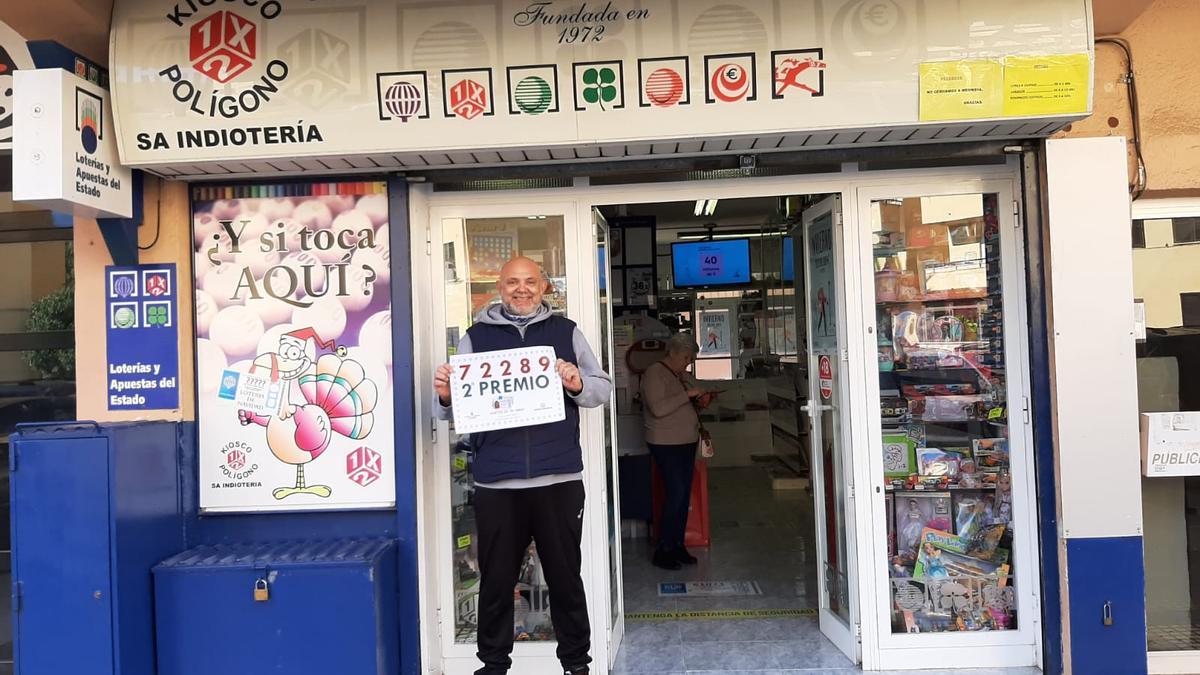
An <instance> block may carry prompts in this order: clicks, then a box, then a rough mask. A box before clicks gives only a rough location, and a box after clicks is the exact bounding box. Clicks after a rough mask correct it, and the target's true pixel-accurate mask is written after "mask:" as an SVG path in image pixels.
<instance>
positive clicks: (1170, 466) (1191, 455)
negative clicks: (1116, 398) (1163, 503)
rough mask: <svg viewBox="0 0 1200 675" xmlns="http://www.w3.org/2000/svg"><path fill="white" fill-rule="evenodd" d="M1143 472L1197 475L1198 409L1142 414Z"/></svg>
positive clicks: (1148, 474)
mask: <svg viewBox="0 0 1200 675" xmlns="http://www.w3.org/2000/svg"><path fill="white" fill-rule="evenodd" d="M1141 430H1142V475H1144V476H1146V477H1148V478H1164V477H1175V476H1200V412H1156V413H1142V414H1141Z"/></svg>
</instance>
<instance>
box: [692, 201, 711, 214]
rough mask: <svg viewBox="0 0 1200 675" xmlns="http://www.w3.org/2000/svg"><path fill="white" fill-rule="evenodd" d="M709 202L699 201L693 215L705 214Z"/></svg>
mask: <svg viewBox="0 0 1200 675" xmlns="http://www.w3.org/2000/svg"><path fill="white" fill-rule="evenodd" d="M707 202H708V200H707V199H697V200H696V208H695V209H692V215H696V216H699V215H701V214H703V213H704V205H705V204H706V203H707Z"/></svg>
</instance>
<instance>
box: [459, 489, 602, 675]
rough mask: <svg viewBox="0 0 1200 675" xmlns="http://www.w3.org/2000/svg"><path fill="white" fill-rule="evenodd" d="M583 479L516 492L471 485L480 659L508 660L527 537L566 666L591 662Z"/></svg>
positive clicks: (488, 662)
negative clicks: (582, 564)
mask: <svg viewBox="0 0 1200 675" xmlns="http://www.w3.org/2000/svg"><path fill="white" fill-rule="evenodd" d="M583 500H584V496H583V481H578V480H573V481H569V482H566V483H558V484H555V485H547V486H545V487H538V488H525V489H517V490H503V489H500V490H498V489H492V488H485V487H477V488H476V489H475V523H476V526H477V527H478V531H479V572H480V577H481V578H480V588H479V634H478V639H479V660H480V661H482V662H483V664H484V665H485V666H487V668H488V669H489V671H490V670H496V671H498V672H503V671H506V670H508V668H509V666H511V665H512V659H511V658H510V657H509V654H510V653H512V647H513V587H514V586H516V583H517V575H518V574H520V571H521V562H522V561H523V560H524V559H525V551H526V550H527V549H528V548H529V542H530V539H532V540H533V541H534V543H536V544H537V552H538V558H539V559H540V560H541V562H542V572H543V573H544V574H545V576H546V584H547V586H549V590H550V617H551V620H552V621H553V623H554V635H555V637H556V638H557V639H558V660H559V661H561V662H562V664H563V667H564V668H568V669H569V668H572V667H575V666H582V665H586V664H588V663H590V662H591V657H589V656H588V651H590V649H591V627H590V626H589V624H588V612H587V598H586V596H585V595H584V590H583V579H582V578H581V577H580V575H579V567H580V562H581V559H582V555H583V554H582V552H581V551H580V548H579V544H580V540H581V538H582V535H583Z"/></svg>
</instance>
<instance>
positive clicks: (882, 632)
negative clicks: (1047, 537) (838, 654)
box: [858, 181, 1039, 668]
mask: <svg viewBox="0 0 1200 675" xmlns="http://www.w3.org/2000/svg"><path fill="white" fill-rule="evenodd" d="M925 188H927V189H920V188H919V187H916V186H914V187H912V188H907V187H902V188H900V189H896V188H890V189H889V188H878V189H876V188H871V189H869V190H868V189H864V190H862V191H860V194H859V200H858V204H859V214H860V220H861V221H862V224H863V225H862V229H863V231H864V233H866V231H867V228H868V226H869V228H870V238H869V239H866V238H864V240H863V241H862V243H861V245H862V247H863V250H862V255H863V257H862V260H863V263H862V270H861V273H862V276H861V277H860V283H861V284H862V285H863V287H864V293H863V299H864V301H865V302H866V303H867V308H870V307H872V306H873V307H874V312H873V316H874V326H870V325H868V327H867V331H868V333H870V332H874V335H875V338H876V340H875V342H876V344H875V346H874V350H873V351H875V352H876V353H875V354H873V355H866V356H867V360H869V361H870V362H877V371H878V372H877V376H876V377H874V378H872V381H871V382H867V383H866V386H867V390H868V397H869V400H868V406H878V407H873V410H875V411H878V412H873V413H872V414H871V415H869V417H870V418H871V419H869V420H868V421H869V423H870V433H871V435H872V437H871V439H870V440H871V443H870V447H871V448H872V449H871V454H870V456H869V457H870V472H871V474H873V475H872V476H871V478H870V480H871V483H870V484H871V485H872V488H871V497H872V500H873V501H872V504H871V507H872V512H873V514H874V520H875V524H876V526H875V528H874V532H873V533H871V537H873V539H874V541H871V542H865V544H864V545H865V546H868V547H869V549H868V550H870V549H873V550H874V551H875V557H874V558H873V560H874V563H873V565H872V566H871V576H872V577H873V578H874V579H876V581H875V582H874V583H875V587H874V588H875V590H874V594H875V603H873V604H874V612H875V613H876V619H877V622H876V630H877V631H878V634H879V646H880V661H879V663H870V664H868V665H870V666H872V667H887V668H904V667H915V666H916V665H917V664H920V663H922V661H921V660H920V657H919V656H918V655H919V654H920V653H922V652H925V651H926V649H921V648H931V647H936V648H938V649H939V651H938V654H939V666H940V667H943V668H951V667H996V666H1021V665H1033V661H1034V659H1035V650H1034V649H1031V648H1030V647H1032V646H1035V645H1036V641H1037V635H1038V633H1039V631H1038V625H1037V621H1038V611H1037V609H1036V604H1037V600H1036V591H1035V589H1036V586H1037V557H1036V556H1037V550H1036V539H1035V536H1034V535H1035V531H1036V508H1035V502H1034V497H1033V494H1034V493H1033V475H1032V468H1031V464H1032V462H1031V459H1030V458H1029V456H1028V454H1029V447H1030V427H1029V418H1028V412H1029V411H1028V398H1027V397H1026V395H1025V392H1026V391H1027V382H1026V379H1025V373H1026V372H1027V368H1026V367H1025V366H1024V353H1025V350H1024V348H1023V345H1024V342H1023V340H1024V338H1023V335H1022V334H1023V330H1024V327H1023V325H1022V320H1021V316H1022V313H1023V304H1022V301H1021V298H1022V293H1021V281H1022V278H1023V270H1022V269H1021V264H1022V258H1021V256H1020V248H1019V245H1018V243H1017V241H1016V240H1017V239H1019V238H1018V237H1016V236H1014V233H1015V232H1017V230H1016V227H1015V222H1014V215H1013V209H1012V204H1013V198H1012V184H1011V182H1007V181H1005V182H1000V181H997V182H994V183H993V184H991V185H988V184H983V183H981V182H979V181H967V182H964V184H963V185H962V188H963V189H961V190H960V189H958V186H955V185H953V184H946V185H937V186H925ZM928 188H932V189H928ZM981 188H982V189H981ZM868 250H869V256H867V255H866V254H867V252H868ZM867 261H869V262H867ZM867 316H868V317H870V316H871V313H867ZM868 321H870V319H868Z"/></svg>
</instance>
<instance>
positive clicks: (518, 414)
mask: <svg viewBox="0 0 1200 675" xmlns="http://www.w3.org/2000/svg"><path fill="white" fill-rule="evenodd" d="M556 361H557V359H556V358H555V355H554V348H553V347H525V348H522V349H505V350H500V351H494V352H480V353H478V354H456V355H454V356H451V357H450V367H451V369H452V370H453V372H452V374H451V375H450V392H451V396H450V403H451V406H452V407H453V410H454V429H455V431H457V432H458V433H460V434H469V433H474V432H478V431H492V430H495V429H510V428H513V427H523V426H528V425H533V424H546V423H548V422H557V421H559V420H562V419H565V418H566V410H565V408H564V404H563V389H562V379H561V378H559V376H558V369H557V368H556V367H555V362H556Z"/></svg>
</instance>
